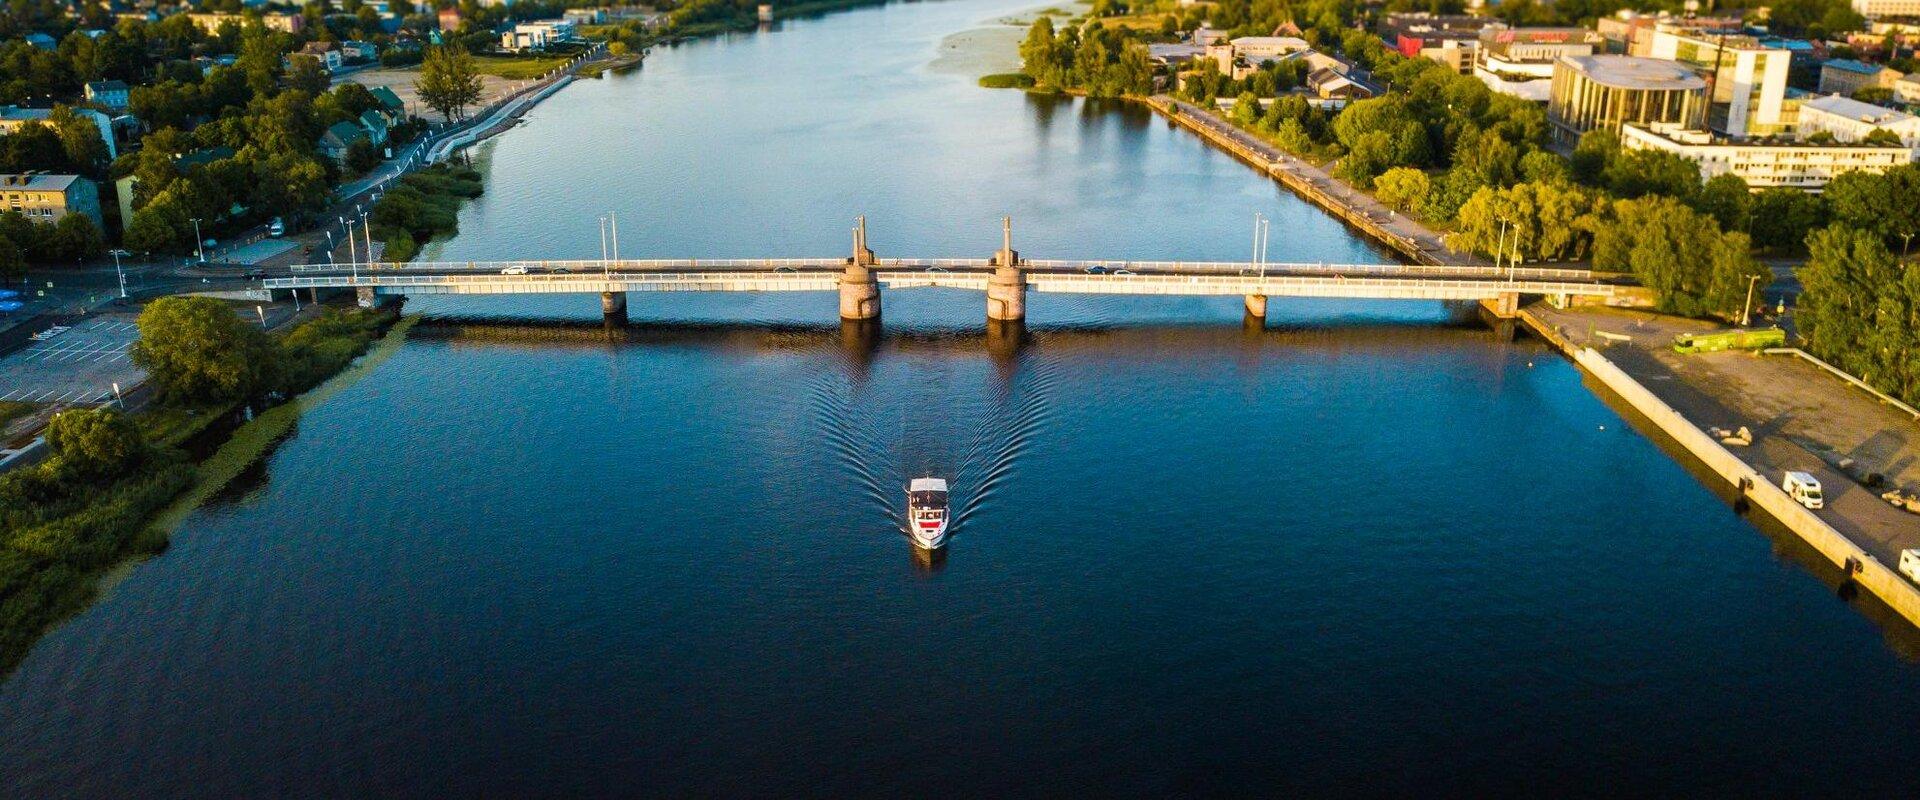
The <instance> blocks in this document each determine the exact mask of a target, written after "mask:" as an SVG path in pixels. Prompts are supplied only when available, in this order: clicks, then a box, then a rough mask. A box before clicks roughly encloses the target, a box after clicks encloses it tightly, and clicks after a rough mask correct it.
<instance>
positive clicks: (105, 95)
mask: <svg viewBox="0 0 1920 800" xmlns="http://www.w3.org/2000/svg"><path fill="white" fill-rule="evenodd" d="M86 95H87V102H89V103H92V104H94V105H96V106H100V107H101V108H110V109H113V110H114V111H124V110H126V108H127V84H126V82H125V81H90V82H88V83H87V86H86Z"/></svg>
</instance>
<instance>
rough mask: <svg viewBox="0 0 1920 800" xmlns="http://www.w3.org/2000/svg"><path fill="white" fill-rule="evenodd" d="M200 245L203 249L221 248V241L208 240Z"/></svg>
mask: <svg viewBox="0 0 1920 800" xmlns="http://www.w3.org/2000/svg"><path fill="white" fill-rule="evenodd" d="M200 245H201V246H202V247H219V246H220V241H219V240H217V239H208V240H206V241H204V242H201V243H200Z"/></svg>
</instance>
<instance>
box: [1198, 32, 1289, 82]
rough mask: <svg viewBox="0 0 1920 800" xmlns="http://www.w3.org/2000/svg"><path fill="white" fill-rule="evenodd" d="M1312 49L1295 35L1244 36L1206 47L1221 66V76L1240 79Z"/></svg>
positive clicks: (1208, 53) (1209, 56)
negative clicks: (1266, 66)
mask: <svg viewBox="0 0 1920 800" xmlns="http://www.w3.org/2000/svg"><path fill="white" fill-rule="evenodd" d="M1309 49H1311V47H1310V46H1309V45H1308V44H1307V40H1305V39H1298V38H1294V37H1292V36H1242V37H1240V38H1238V39H1234V40H1233V41H1230V42H1229V41H1216V42H1214V43H1213V44H1210V45H1207V47H1206V54H1207V57H1208V58H1211V59H1213V60H1214V63H1216V64H1218V65H1219V66H1220V73H1221V74H1222V75H1226V76H1228V77H1231V78H1233V79H1234V80H1240V79H1242V78H1245V77H1247V76H1248V75H1251V74H1253V73H1254V71H1255V70H1258V69H1260V68H1261V67H1262V66H1265V65H1266V64H1269V63H1272V62H1275V61H1280V60H1283V59H1286V58H1288V57H1291V56H1292V55H1294V54H1295V53H1304V52H1306V51H1307V50H1309Z"/></svg>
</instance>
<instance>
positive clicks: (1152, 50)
mask: <svg viewBox="0 0 1920 800" xmlns="http://www.w3.org/2000/svg"><path fill="white" fill-rule="evenodd" d="M1206 52H1207V49H1206V48H1204V47H1200V46H1198V45H1191V44H1149V45H1147V60H1148V61H1151V62H1153V63H1155V64H1159V65H1161V66H1165V67H1171V66H1175V65H1179V64H1185V63H1187V62H1189V61H1192V60H1194V59H1196V58H1199V57H1200V56H1202V55H1204V54H1205V53H1206Z"/></svg>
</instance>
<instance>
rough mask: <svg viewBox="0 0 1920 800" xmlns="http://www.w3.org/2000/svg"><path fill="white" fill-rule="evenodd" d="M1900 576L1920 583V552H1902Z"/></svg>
mask: <svg viewBox="0 0 1920 800" xmlns="http://www.w3.org/2000/svg"><path fill="white" fill-rule="evenodd" d="M1900 574H1902V575H1905V576H1907V580H1910V581H1913V582H1914V583H1920V550H1902V551H1900Z"/></svg>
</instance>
